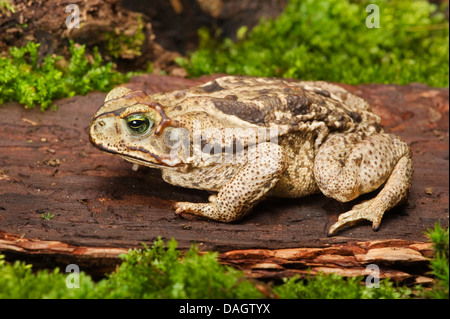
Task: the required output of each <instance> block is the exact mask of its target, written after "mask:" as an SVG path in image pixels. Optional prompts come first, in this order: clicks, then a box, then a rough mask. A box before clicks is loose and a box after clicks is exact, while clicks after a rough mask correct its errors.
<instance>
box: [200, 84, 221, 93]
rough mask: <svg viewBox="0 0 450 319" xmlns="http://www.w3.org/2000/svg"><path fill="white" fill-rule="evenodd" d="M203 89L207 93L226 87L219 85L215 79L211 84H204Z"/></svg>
mask: <svg viewBox="0 0 450 319" xmlns="http://www.w3.org/2000/svg"><path fill="white" fill-rule="evenodd" d="M202 89H203V90H204V91H205V92H207V93H213V92H217V91H222V90H223V89H224V88H223V87H221V86H220V85H219V83H217V82H216V81H213V82H212V83H211V84H209V85H206V86H202Z"/></svg>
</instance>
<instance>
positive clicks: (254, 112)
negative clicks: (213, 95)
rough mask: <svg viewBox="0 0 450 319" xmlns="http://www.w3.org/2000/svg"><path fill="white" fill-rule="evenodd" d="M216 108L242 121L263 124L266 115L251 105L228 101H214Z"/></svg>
mask: <svg viewBox="0 0 450 319" xmlns="http://www.w3.org/2000/svg"><path fill="white" fill-rule="evenodd" d="M212 101H213V103H214V106H215V107H216V108H217V109H218V110H220V111H222V112H223V113H225V114H229V115H235V116H237V117H239V118H240V119H241V120H244V121H247V122H250V123H253V124H263V123H264V118H265V113H264V112H263V111H262V110H260V109H259V108H258V107H256V106H255V105H254V104H251V103H243V102H238V101H233V100H227V99H213V100H212Z"/></svg>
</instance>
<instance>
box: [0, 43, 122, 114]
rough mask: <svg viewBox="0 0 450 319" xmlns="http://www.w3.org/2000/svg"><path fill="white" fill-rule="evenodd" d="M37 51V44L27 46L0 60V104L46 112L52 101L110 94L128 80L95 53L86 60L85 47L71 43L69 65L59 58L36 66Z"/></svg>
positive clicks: (44, 60)
mask: <svg viewBox="0 0 450 319" xmlns="http://www.w3.org/2000/svg"><path fill="white" fill-rule="evenodd" d="M38 48H39V43H34V42H29V43H28V44H27V45H26V46H24V47H21V48H16V47H13V48H11V49H10V50H9V53H8V55H7V56H6V57H0V70H1V72H0V104H2V103H4V102H8V101H18V102H19V103H22V104H24V105H25V107H26V108H33V107H35V106H36V105H40V107H41V109H42V110H45V109H47V108H48V107H49V106H50V105H51V104H52V101H53V100H55V99H59V98H65V97H71V96H74V95H77V94H81V95H85V94H87V93H89V92H91V91H94V90H99V91H109V90H110V89H112V87H113V86H114V85H117V84H119V83H122V82H125V81H128V80H129V78H130V76H131V74H125V75H124V74H122V73H120V72H117V71H115V70H114V66H113V64H112V63H104V61H103V59H102V57H101V55H100V53H99V52H98V51H97V50H96V49H94V52H93V57H92V59H91V60H89V59H88V57H87V56H86V54H85V47H84V46H77V45H75V44H74V43H73V42H71V43H70V48H69V50H70V55H71V57H70V60H69V61H68V62H67V61H65V60H64V59H63V57H61V56H46V57H44V58H43V60H42V62H38V60H39V58H38Z"/></svg>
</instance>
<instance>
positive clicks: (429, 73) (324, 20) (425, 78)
mask: <svg viewBox="0 0 450 319" xmlns="http://www.w3.org/2000/svg"><path fill="white" fill-rule="evenodd" d="M371 3H373V4H376V5H378V7H379V9H380V28H367V27H366V18H367V17H368V15H369V14H370V13H368V12H366V10H365V9H366V6H367V5H368V4H371ZM442 11H443V10H440V11H439V10H437V7H436V6H435V5H433V4H430V3H429V2H428V1H426V0H407V1H389V0H376V1H374V0H370V1H365V0H360V1H350V0H344V1H342V0H291V1H289V3H288V5H287V7H286V9H285V11H284V12H283V13H282V14H281V15H280V16H279V17H278V19H275V20H273V19H271V20H266V21H261V23H260V24H259V25H258V26H256V27H255V28H254V29H253V30H251V32H248V33H246V30H245V29H240V30H239V31H238V41H237V42H232V41H231V40H230V39H225V40H224V41H219V40H217V38H216V37H211V36H210V34H209V32H208V30H206V29H201V30H200V31H199V36H200V39H201V41H200V42H201V43H200V47H199V49H198V50H197V51H196V52H194V53H192V54H191V55H190V57H189V59H178V60H177V62H178V63H179V64H180V65H182V66H183V67H185V68H186V70H187V71H188V73H189V74H190V75H191V76H199V75H202V74H210V73H227V74H247V75H252V76H278V77H288V78H297V79H304V80H327V81H336V82H343V83H349V84H359V83H372V82H375V83H398V84H406V83H410V82H422V83H426V84H429V85H431V86H448V84H449V79H448V78H449V28H448V23H447V21H446V19H445V16H444V14H443V12H442Z"/></svg>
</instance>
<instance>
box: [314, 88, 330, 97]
mask: <svg viewBox="0 0 450 319" xmlns="http://www.w3.org/2000/svg"><path fill="white" fill-rule="evenodd" d="M314 92H315V93H317V94H320V95H322V96H326V97H331V94H330V92H328V91H327V90H322V89H317V90H314Z"/></svg>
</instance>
